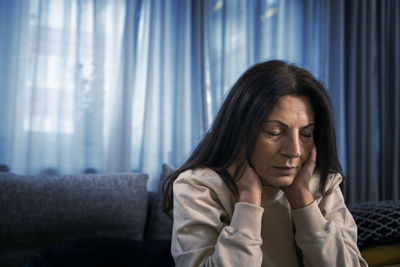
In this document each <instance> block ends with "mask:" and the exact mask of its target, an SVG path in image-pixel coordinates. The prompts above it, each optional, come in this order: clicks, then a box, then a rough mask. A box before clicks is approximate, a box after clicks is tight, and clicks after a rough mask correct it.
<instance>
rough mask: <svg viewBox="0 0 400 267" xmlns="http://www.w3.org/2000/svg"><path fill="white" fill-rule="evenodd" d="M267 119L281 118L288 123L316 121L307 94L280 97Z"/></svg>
mask: <svg viewBox="0 0 400 267" xmlns="http://www.w3.org/2000/svg"><path fill="white" fill-rule="evenodd" d="M265 120H280V121H282V122H284V123H287V124H293V123H301V124H308V123H313V122H314V111H313V108H312V106H311V103H310V100H309V98H308V97H306V96H295V95H285V96H282V97H281V98H279V100H278V102H277V103H276V104H275V105H274V106H273V107H272V109H271V111H270V112H269V114H268V115H267V116H266V118H265Z"/></svg>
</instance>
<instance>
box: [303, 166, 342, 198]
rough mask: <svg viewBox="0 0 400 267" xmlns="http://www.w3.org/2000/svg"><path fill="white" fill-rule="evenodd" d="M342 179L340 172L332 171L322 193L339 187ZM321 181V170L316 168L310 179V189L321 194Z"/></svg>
mask: <svg viewBox="0 0 400 267" xmlns="http://www.w3.org/2000/svg"><path fill="white" fill-rule="evenodd" d="M342 180H343V177H342V175H341V174H340V173H330V174H329V175H328V178H327V180H326V183H325V186H324V188H323V190H322V194H326V193H328V192H329V191H332V190H336V189H338V188H339V185H340V183H341V182H342ZM320 182H321V172H320V171H319V170H315V171H314V173H313V175H312V177H311V181H310V191H311V192H312V193H313V194H314V195H320V193H321V192H320V190H319V185H320Z"/></svg>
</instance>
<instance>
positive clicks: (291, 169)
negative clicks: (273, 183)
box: [274, 166, 296, 175]
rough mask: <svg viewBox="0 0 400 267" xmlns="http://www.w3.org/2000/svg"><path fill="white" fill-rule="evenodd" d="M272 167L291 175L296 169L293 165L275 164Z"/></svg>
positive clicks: (281, 172)
mask: <svg viewBox="0 0 400 267" xmlns="http://www.w3.org/2000/svg"><path fill="white" fill-rule="evenodd" d="M274 168H275V170H277V171H278V172H279V173H280V174H282V175H292V174H293V173H294V172H295V171H296V167H293V166H275V167H274Z"/></svg>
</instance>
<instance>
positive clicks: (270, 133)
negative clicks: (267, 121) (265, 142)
mask: <svg viewBox="0 0 400 267" xmlns="http://www.w3.org/2000/svg"><path fill="white" fill-rule="evenodd" d="M266 133H267V134H269V135H271V136H279V135H280V134H281V133H272V132H266Z"/></svg>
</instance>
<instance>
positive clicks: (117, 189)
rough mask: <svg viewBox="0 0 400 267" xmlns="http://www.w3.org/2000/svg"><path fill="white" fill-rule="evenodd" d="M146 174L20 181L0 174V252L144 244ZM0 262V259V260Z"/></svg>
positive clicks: (31, 178) (10, 175) (52, 177)
mask: <svg viewBox="0 0 400 267" xmlns="http://www.w3.org/2000/svg"><path fill="white" fill-rule="evenodd" d="M147 178H148V176H147V175H146V174H134V173H115V174H99V175H96V174H94V175H93V174H89V175H67V176H19V175H14V174H11V173H0V211H1V212H0V251H3V252H2V253H1V255H2V256H4V255H5V252H4V251H5V250H6V249H7V250H10V251H13V250H14V251H16V250H17V251H20V250H21V249H23V248H24V249H27V250H28V249H35V248H45V247H49V246H51V245H54V244H60V243H64V242H67V241H72V240H75V239H78V238H82V237H93V236H112V237H128V238H132V239H135V240H141V239H142V238H143V232H144V225H145V220H146V211H147V190H146V183H147ZM0 262H2V259H1V257H0Z"/></svg>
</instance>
